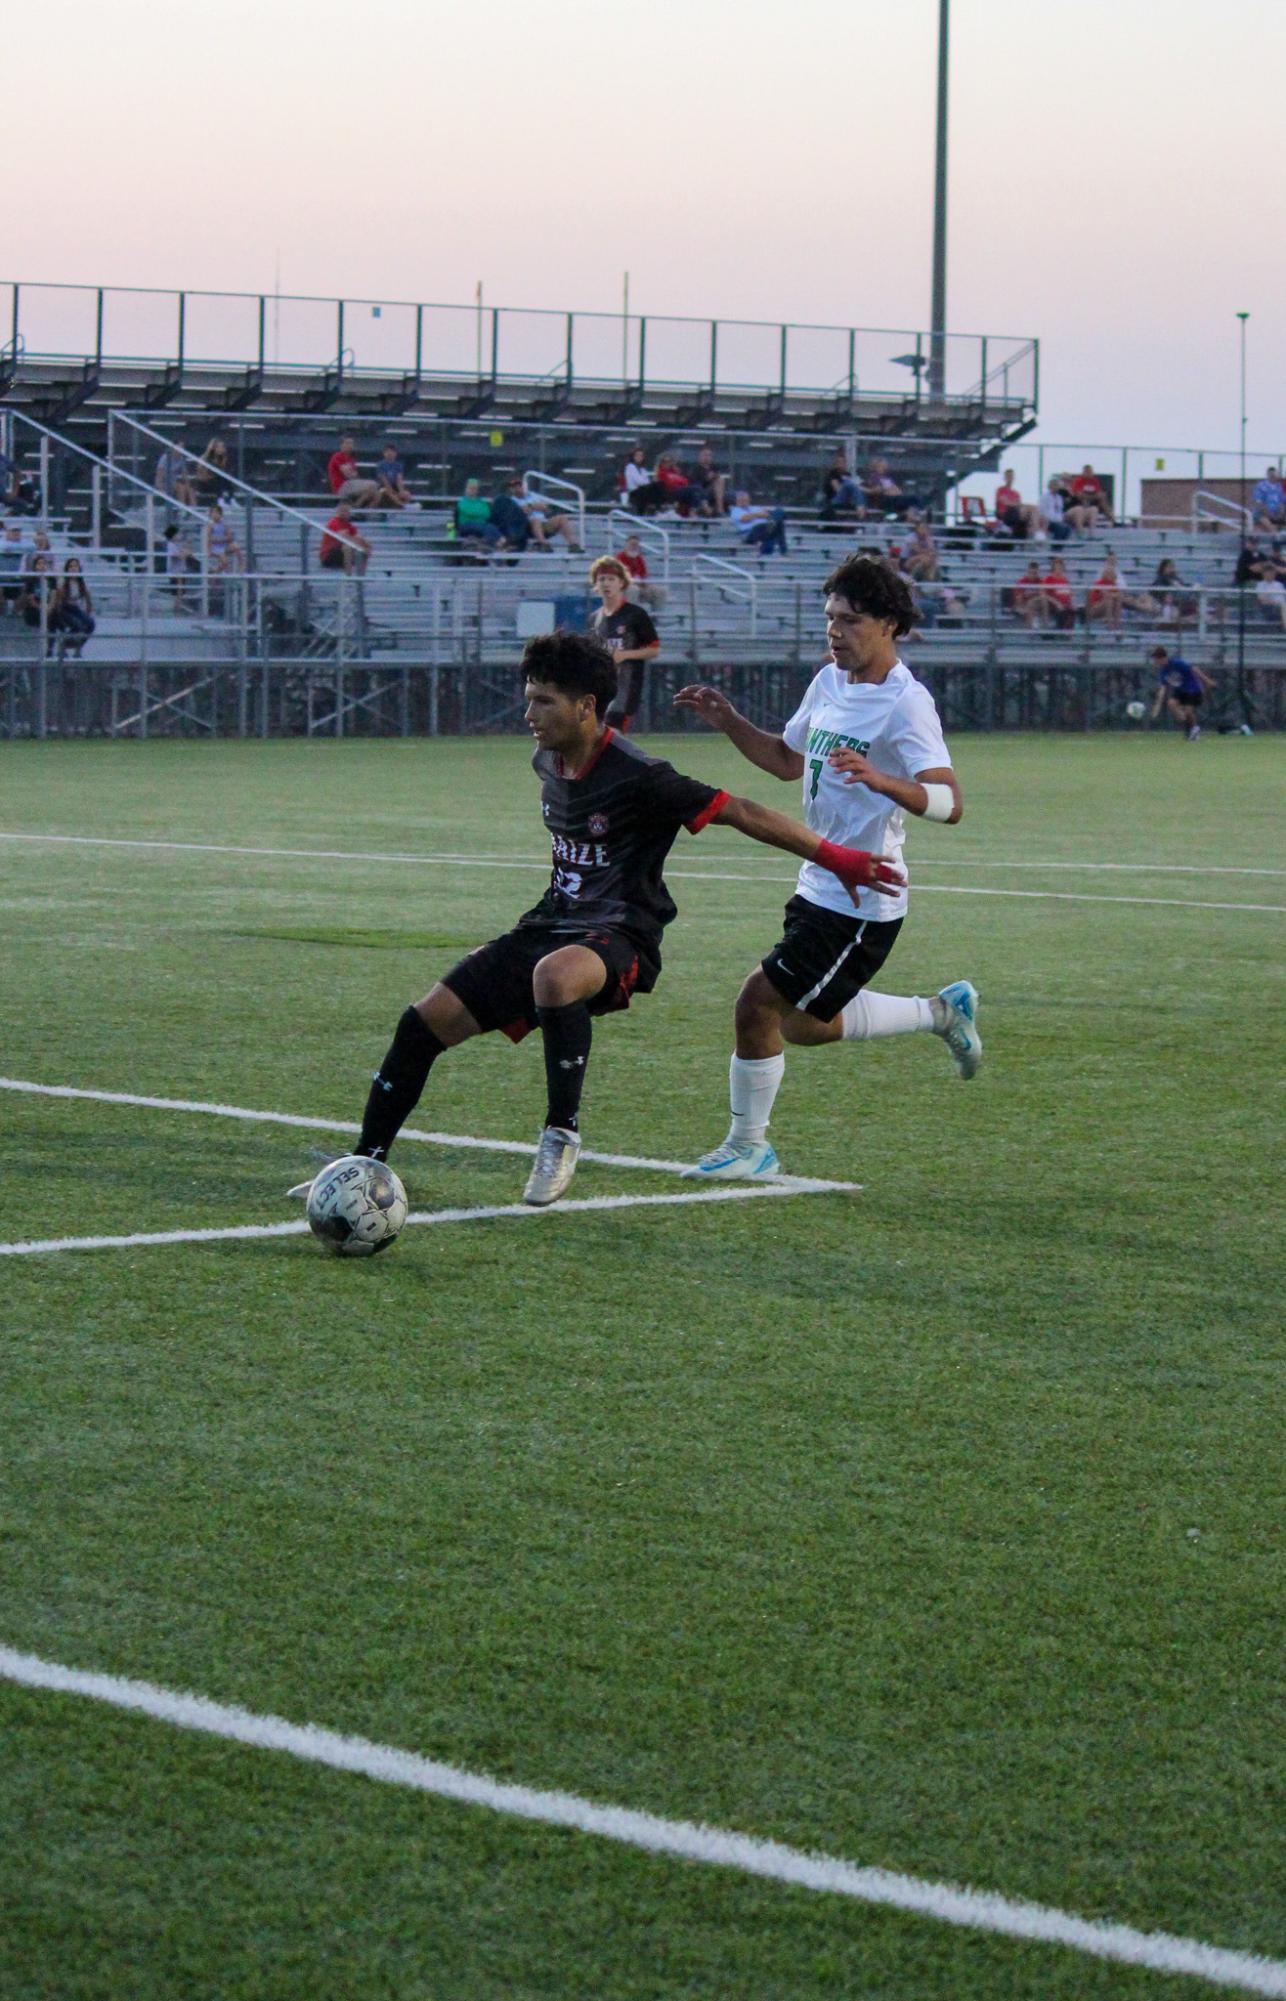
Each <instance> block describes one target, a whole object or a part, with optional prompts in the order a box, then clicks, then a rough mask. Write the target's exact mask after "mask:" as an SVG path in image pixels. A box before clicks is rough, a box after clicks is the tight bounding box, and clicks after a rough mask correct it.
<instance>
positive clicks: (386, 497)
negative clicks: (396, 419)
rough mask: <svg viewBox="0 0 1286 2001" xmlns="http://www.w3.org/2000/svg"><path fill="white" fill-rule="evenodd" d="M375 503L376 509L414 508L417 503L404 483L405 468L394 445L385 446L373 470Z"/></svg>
mask: <svg viewBox="0 0 1286 2001" xmlns="http://www.w3.org/2000/svg"><path fill="white" fill-rule="evenodd" d="M375 489H376V490H375V503H376V506H377V507H396V508H403V507H415V506H417V505H418V504H419V503H418V502H417V501H416V499H415V496H414V494H413V493H412V492H411V489H410V487H409V486H408V485H407V483H406V467H405V466H404V465H403V464H402V461H401V459H400V458H399V457H398V451H397V446H396V445H385V447H384V449H383V451H382V452H381V453H380V458H379V464H378V465H377V466H376V468H375Z"/></svg>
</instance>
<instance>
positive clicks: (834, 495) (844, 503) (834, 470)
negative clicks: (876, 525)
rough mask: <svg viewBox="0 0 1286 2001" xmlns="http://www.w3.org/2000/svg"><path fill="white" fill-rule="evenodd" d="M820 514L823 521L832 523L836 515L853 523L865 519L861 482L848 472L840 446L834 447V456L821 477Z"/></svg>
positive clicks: (864, 501) (846, 461)
mask: <svg viewBox="0 0 1286 2001" xmlns="http://www.w3.org/2000/svg"><path fill="white" fill-rule="evenodd" d="M820 513H821V519H822V520H823V521H833V520H834V519H835V517H836V515H838V514H847V515H849V516H850V517H851V518H852V519H853V520H854V521H865V519H866V495H865V493H864V492H863V489H862V482H861V480H860V479H858V478H857V477H856V476H855V475H854V474H853V473H851V472H850V471H849V469H848V459H847V457H846V456H845V453H844V447H843V446H842V445H839V446H837V447H836V450H835V456H834V457H833V458H832V460H831V462H830V464H829V465H828V466H827V468H826V471H825V472H824V473H823V475H822V492H821V509H820Z"/></svg>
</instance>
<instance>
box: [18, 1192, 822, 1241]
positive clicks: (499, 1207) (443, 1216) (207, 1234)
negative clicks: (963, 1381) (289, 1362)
mask: <svg viewBox="0 0 1286 2001" xmlns="http://www.w3.org/2000/svg"><path fill="white" fill-rule="evenodd" d="M830 1192H834V1193H837V1194H838V1193H852V1192H856V1191H855V1190H854V1185H853V1183H852V1182H848V1181H812V1182H809V1183H807V1184H806V1185H804V1186H801V1185H800V1184H799V1183H798V1182H790V1181H787V1180H785V1179H784V1178H782V1179H779V1180H776V1181H756V1182H751V1183H749V1184H744V1183H743V1184H738V1186H736V1187H735V1188H694V1189H693V1190H692V1192H691V1194H685V1195H586V1196H583V1197H581V1198H579V1199H574V1200H571V1201H567V1202H557V1203H554V1204H553V1205H551V1206H550V1207H549V1208H545V1209H532V1208H529V1207H528V1205H527V1204H526V1203H525V1202H501V1203H493V1204H490V1205H487V1206H484V1207H482V1208H477V1209H425V1210H422V1211H418V1212H417V1213H416V1214H415V1215H413V1216H408V1217H407V1219H406V1224H405V1227H406V1228H407V1229H408V1230H409V1229H410V1228H411V1226H412V1225H413V1224H421V1225H422V1224H425V1223H487V1222H490V1221H491V1220H492V1219H493V1218H495V1217H497V1216H504V1217H510V1218H516V1219H524V1220H525V1219H527V1218H530V1217H533V1216H566V1215H570V1214H572V1213H573V1212H575V1213H579V1214H584V1213H585V1212H586V1211H587V1210H599V1209H672V1208H680V1207H682V1206H684V1205H685V1204H691V1203H694V1202H746V1201H750V1200H752V1199H754V1198H755V1197H758V1198H759V1199H760V1200H761V1201H762V1200H764V1199H765V1198H767V1197H773V1196H775V1197H776V1198H777V1199H778V1200H779V1201H781V1200H784V1199H785V1198H786V1197H788V1196H791V1195H818V1194H824V1193H830ZM307 1229H308V1224H307V1223H306V1222H305V1221H304V1220H303V1219H302V1218H297V1219H295V1220H292V1221H291V1222H289V1223H234V1224H231V1225H229V1226H228V1227H227V1228H224V1229H209V1230H136V1231H135V1232H134V1233H133V1234H132V1235H131V1236H128V1237H46V1238H45V1239H44V1240H43V1241H41V1242H39V1243H16V1244H0V1258H24V1257H35V1256H41V1255H44V1254H45V1253H46V1252H51V1251H129V1250H134V1249H136V1248H138V1247H140V1246H144V1245H149V1244H218V1243H233V1242H236V1241H238V1240H239V1239H245V1238H254V1237H301V1236H303V1235H305V1234H306V1232H307Z"/></svg>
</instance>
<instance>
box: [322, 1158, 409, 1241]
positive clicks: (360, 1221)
mask: <svg viewBox="0 0 1286 2001" xmlns="http://www.w3.org/2000/svg"><path fill="white" fill-rule="evenodd" d="M406 1211H407V1200H406V1190H405V1188H403V1186H402V1184H401V1182H400V1181H399V1180H398V1178H397V1176H396V1174H394V1172H393V1170H392V1168H391V1167H389V1166H388V1165H387V1163H386V1162H385V1161H382V1160H366V1159H365V1158H364V1157H363V1156H362V1155H361V1154H358V1153H346V1154H345V1155H344V1157H343V1159H342V1160H332V1162H331V1164H330V1166H329V1167H323V1169H322V1171H321V1173H320V1174H319V1175H318V1176H317V1179H316V1180H315V1181H314V1182H313V1185H312V1187H311V1188H310V1189H309V1191H308V1211H307V1214H308V1227H309V1229H310V1230H311V1231H312V1233H313V1235H314V1236H315V1237H320V1238H321V1240H322V1242H323V1243H324V1244H326V1245H327V1246H328V1247H329V1248H330V1249H331V1250H332V1251H337V1252H338V1253H339V1255H340V1257H342V1258H370V1257H374V1255H375V1253H376V1251H386V1250H387V1249H388V1247H389V1245H390V1244H391V1243H392V1242H393V1241H394V1239H395V1238H396V1237H397V1236H398V1235H399V1233H400V1232H401V1228H402V1225H403V1223H405V1221H406Z"/></svg>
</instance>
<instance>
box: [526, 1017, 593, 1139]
mask: <svg viewBox="0 0 1286 2001" xmlns="http://www.w3.org/2000/svg"><path fill="white" fill-rule="evenodd" d="M536 1019H537V1021H538V1022H539V1023H540V1032H541V1034H542V1035H543V1036H544V1038H545V1076H546V1078H547V1080H548V1083H549V1110H548V1112H547V1113H546V1116H545V1124H546V1125H547V1126H562V1127H563V1128H564V1130H565V1131H567V1132H573V1133H574V1132H579V1131H580V1127H579V1125H578V1124H577V1119H578V1117H579V1114H580V1094H581V1092H582V1090H583V1089H584V1088H585V1066H586V1064H587V1063H588V1062H589V1046H590V1043H591V1042H592V1041H593V1039H594V1024H593V1022H592V1021H591V1020H590V1017H589V1009H588V1008H587V1007H586V1005H585V1003H584V1001H572V1002H571V1004H570V1005H569V1006H568V1007H538V1008H537V1009H536Z"/></svg>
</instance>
